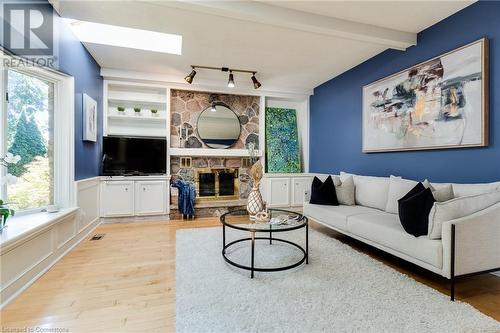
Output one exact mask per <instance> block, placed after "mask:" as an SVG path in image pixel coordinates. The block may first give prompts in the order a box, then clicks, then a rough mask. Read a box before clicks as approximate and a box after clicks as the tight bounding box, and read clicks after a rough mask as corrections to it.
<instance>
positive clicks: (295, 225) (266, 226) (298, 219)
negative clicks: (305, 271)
mask: <svg viewBox="0 0 500 333" xmlns="http://www.w3.org/2000/svg"><path fill="white" fill-rule="evenodd" d="M267 212H268V214H269V217H277V216H279V215H287V216H289V217H290V218H293V219H292V220H290V221H289V222H287V223H286V224H271V223H270V222H257V221H252V220H250V217H249V215H248V212H247V211H245V210H237V211H233V212H229V213H226V214H223V215H221V217H220V222H221V223H222V256H223V257H224V260H225V261H226V262H227V263H228V264H230V265H233V266H235V267H238V268H241V269H246V270H249V271H250V277H251V278H252V279H253V277H254V272H277V271H284V270H287V269H292V268H294V267H297V266H299V265H301V264H302V263H303V262H304V261H305V263H306V264H308V261H309V253H308V247H309V224H308V219H307V217H305V216H304V215H302V214H300V213H296V212H291V211H287V210H282V209H269V210H268V211H267ZM226 227H227V228H231V229H237V230H243V231H248V232H249V233H250V237H246V238H240V239H237V240H235V241H232V242H230V243H228V244H226ZM301 228H304V229H305V241H306V246H305V249H304V248H303V247H302V246H300V245H299V244H297V243H294V242H291V241H289V240H286V239H281V238H276V237H273V234H274V233H277V232H287V231H292V230H297V229H301ZM256 233H265V234H269V237H265V236H262V237H256V236H255V234H256ZM256 240H269V244H273V242H274V241H276V242H281V243H285V244H288V245H291V246H293V247H296V248H298V249H299V250H300V251H301V252H302V254H303V256H302V258H301V259H300V260H299V261H297V262H295V263H293V264H291V265H285V266H280V267H271V268H268V267H265V268H264V267H255V265H254V261H255V260H254V259H255V241H256ZM241 242H250V243H251V266H246V265H243V264H240V263H237V262H234V261H232V260H231V259H229V258H228V257H227V254H226V251H227V249H229V248H230V247H231V246H233V245H235V244H238V243H241Z"/></svg>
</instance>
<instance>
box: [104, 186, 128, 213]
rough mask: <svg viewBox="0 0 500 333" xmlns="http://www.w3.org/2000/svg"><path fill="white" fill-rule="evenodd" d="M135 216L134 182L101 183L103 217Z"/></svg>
mask: <svg viewBox="0 0 500 333" xmlns="http://www.w3.org/2000/svg"><path fill="white" fill-rule="evenodd" d="M131 215H134V182H132V181H104V182H102V183H101V216H103V217H109V216H131Z"/></svg>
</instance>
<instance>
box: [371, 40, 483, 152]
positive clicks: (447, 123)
mask: <svg viewBox="0 0 500 333" xmlns="http://www.w3.org/2000/svg"><path fill="white" fill-rule="evenodd" d="M487 145H488V40H487V39H485V38H483V39H481V40H478V41H476V42H474V43H471V44H468V45H466V46H463V47H461V48H459V49H456V50H453V51H451V52H448V53H446V54H443V55H441V56H438V57H436V58H433V59H431V60H428V61H426V62H424V63H421V64H419V65H416V66H414V67H412V68H409V69H406V70H403V71H401V72H399V73H396V74H394V75H392V76H389V77H387V78H384V79H382V80H379V81H377V82H374V83H371V84H369V85H367V86H365V87H363V152H367V153H369V152H383V151H402V150H424V149H444V148H461V147H482V146H487Z"/></svg>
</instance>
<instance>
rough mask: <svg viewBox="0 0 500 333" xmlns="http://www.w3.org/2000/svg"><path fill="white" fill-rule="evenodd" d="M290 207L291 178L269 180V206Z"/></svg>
mask: <svg viewBox="0 0 500 333" xmlns="http://www.w3.org/2000/svg"><path fill="white" fill-rule="evenodd" d="M289 205H290V178H269V179H268V181H267V206H268V207H287V206H289Z"/></svg>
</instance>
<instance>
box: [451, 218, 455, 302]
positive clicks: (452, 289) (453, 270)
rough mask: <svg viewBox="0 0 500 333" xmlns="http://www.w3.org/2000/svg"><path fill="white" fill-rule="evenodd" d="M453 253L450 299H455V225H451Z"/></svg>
mask: <svg viewBox="0 0 500 333" xmlns="http://www.w3.org/2000/svg"><path fill="white" fill-rule="evenodd" d="M450 245H451V247H450V248H451V253H450V257H451V258H450V260H451V262H450V275H451V277H450V278H451V281H450V282H451V288H450V300H451V301H452V302H454V301H455V225H454V224H452V225H451V244H450Z"/></svg>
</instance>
